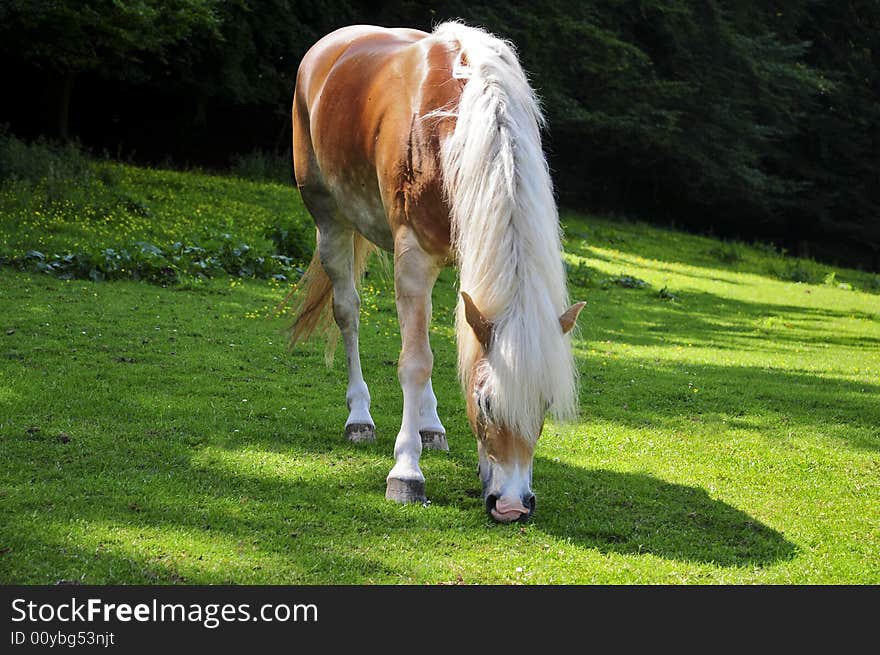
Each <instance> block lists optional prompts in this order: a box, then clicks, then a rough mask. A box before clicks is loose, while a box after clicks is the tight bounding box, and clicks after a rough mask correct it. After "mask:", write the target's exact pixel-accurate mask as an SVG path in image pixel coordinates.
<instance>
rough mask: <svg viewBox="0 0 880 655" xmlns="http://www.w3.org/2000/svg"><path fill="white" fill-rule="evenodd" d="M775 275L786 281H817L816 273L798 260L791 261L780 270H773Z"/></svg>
mask: <svg viewBox="0 0 880 655" xmlns="http://www.w3.org/2000/svg"><path fill="white" fill-rule="evenodd" d="M775 274H776V277H778V278H779V279H780V280H785V281H786V282H803V283H805V284H816V283H817V282H818V281H819V278H818V276H817V275H816V273H815V272H814V271H812V270H810V269H809V268H807V267H806V266H804V265H803V264H802V263H800V262H792V263H790V264H789V265H788V266H786V267H785V268H784V269H782V270H776V271H775Z"/></svg>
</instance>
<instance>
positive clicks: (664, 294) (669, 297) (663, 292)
mask: <svg viewBox="0 0 880 655" xmlns="http://www.w3.org/2000/svg"><path fill="white" fill-rule="evenodd" d="M657 297H658V298H660V300H666V301H668V302H678V296H677V295H675V294H674V293H672V292H671V291H670V290H669V288H668V287H667V286H666V285H665V284H664V285H663V288H662V289H660V291H659V292H658V293H657Z"/></svg>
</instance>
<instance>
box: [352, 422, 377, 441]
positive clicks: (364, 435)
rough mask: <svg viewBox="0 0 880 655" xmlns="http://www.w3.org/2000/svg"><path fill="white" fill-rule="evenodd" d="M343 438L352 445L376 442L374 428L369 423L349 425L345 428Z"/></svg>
mask: <svg viewBox="0 0 880 655" xmlns="http://www.w3.org/2000/svg"><path fill="white" fill-rule="evenodd" d="M345 438H346V439H348V440H349V441H351V442H352V443H369V442H373V441H375V440H376V427H375V426H373V425H370V424H369V423H349V424H348V425H346V426H345Z"/></svg>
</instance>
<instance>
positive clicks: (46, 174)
mask: <svg viewBox="0 0 880 655" xmlns="http://www.w3.org/2000/svg"><path fill="white" fill-rule="evenodd" d="M92 173H93V171H92V166H91V163H90V162H89V159H88V157H87V155H86V154H85V153H83V151H82V150H81V149H80V147H79V146H78V145H76V144H74V143H67V144H56V143H51V142H49V141H46V140H44V139H42V138H40V139H38V140H36V141H34V142H33V143H25V142H24V141H21V140H19V139H17V138H16V137H14V136H12V135H11V134H9V133H8V132H7V131H6V129H5V128H3V129H0V181H4V182H5V181H18V182H28V183H30V184H34V185H36V184H38V183H40V182H42V181H44V180H46V181H48V182H50V184H51V183H60V182H88V181H89V179H90V178H91V176H92Z"/></svg>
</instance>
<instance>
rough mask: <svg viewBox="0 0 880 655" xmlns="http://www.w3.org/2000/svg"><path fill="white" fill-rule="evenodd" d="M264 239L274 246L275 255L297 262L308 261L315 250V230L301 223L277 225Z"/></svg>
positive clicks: (269, 230) (267, 232)
mask: <svg viewBox="0 0 880 655" xmlns="http://www.w3.org/2000/svg"><path fill="white" fill-rule="evenodd" d="M265 237H266V239H268V240H269V241H271V242H272V243H273V244H274V245H275V253H276V254H278V255H284V256H285V257H290V258H291V259H295V260H297V261H302V262H305V261H308V260H309V259H310V258H311V256H312V253H313V252H314V250H315V230H314V228H310V227H309V226H308V225H307V224H306V223H305V222H303V221H286V222H283V223H277V224H275V225H273V226H271V227H270V228H269V229H268V230H267V231H266V234H265Z"/></svg>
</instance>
